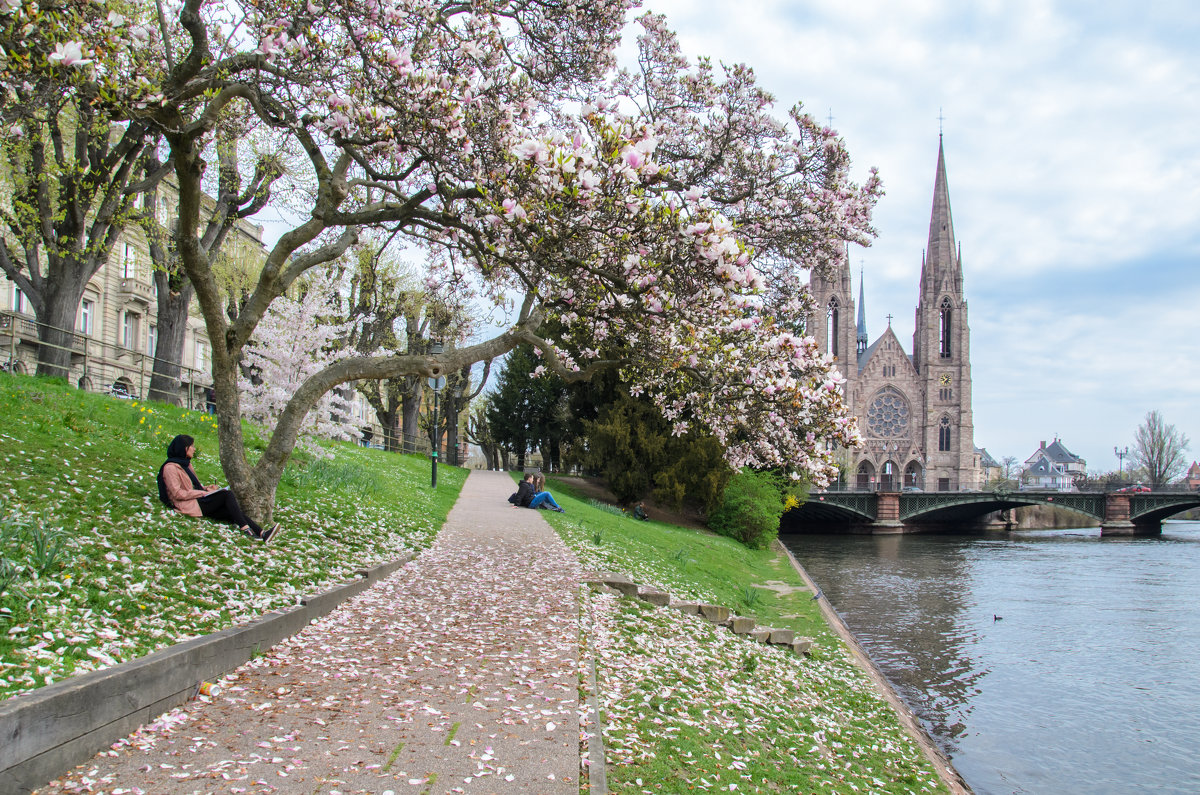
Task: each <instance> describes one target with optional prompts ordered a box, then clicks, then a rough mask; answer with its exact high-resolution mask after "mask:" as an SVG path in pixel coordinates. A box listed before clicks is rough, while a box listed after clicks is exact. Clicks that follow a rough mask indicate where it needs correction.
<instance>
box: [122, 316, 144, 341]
mask: <svg viewBox="0 0 1200 795" xmlns="http://www.w3.org/2000/svg"><path fill="white" fill-rule="evenodd" d="M140 320H141V316H140V315H139V314H138V313H137V312H126V313H125V316H124V318H123V319H122V322H121V345H123V346H125V347H126V348H128V349H129V350H131V351H135V350H137V343H138V323H139V321H140Z"/></svg>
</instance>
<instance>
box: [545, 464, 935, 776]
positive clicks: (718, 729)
mask: <svg viewBox="0 0 1200 795" xmlns="http://www.w3.org/2000/svg"><path fill="white" fill-rule="evenodd" d="M549 488H550V489H551V491H553V492H554V495H555V498H556V499H557V500H558V501H559V503H560V504H561V505H562V506H563V508H565V509H566V513H562V514H558V513H550V512H546V514H545V515H546V519H547V521H549V522H550V523H551V524H552V525H553V526H554V527H555V528H556V529H557V530H558V532H559V534H560V535H561V536H562V537H563V539H564V540H565V541H566V542H567V545H568V546H570V547H571V549H572V550H573V551H574V552H575V554H576V556H577V557H578V558H579V560H580V563H582V565H583V567H584V568H585V569H590V570H592V571H615V572H622V573H624V574H628V575H630V576H631V577H632V578H633V579H634V580H635V581H637V582H638V583H641V584H645V585H653V586H656V587H659V588H661V589H663V590H666V591H669V592H670V593H672V594H673V595H675V596H676V597H679V598H683V599H692V600H698V601H705V602H711V603H715V604H722V605H725V606H727V607H730V608H732V609H733V610H734V611H735V612H736V613H738V614H740V615H744V616H750V617H753V618H754V619H756V620H757V622H758V623H759V624H762V625H768V626H773V627H779V628H788V629H794V630H796V633H797V635H806V636H809V637H811V638H813V639H814V640H815V641H816V646H815V647H814V649H813V652H812V654H811V655H810V656H800V655H796V654H794V653H793V652H791V651H790V650H786V651H785V650H784V649H782V648H779V647H770V646H765V645H763V644H760V643H757V642H755V641H753V640H751V639H749V638H746V637H743V636H737V635H734V634H733V633H732V632H730V631H728V630H726V629H724V628H719V627H716V626H714V625H712V624H711V623H709V622H708V621H706V620H703V619H701V618H699V617H697V616H689V615H684V614H682V613H680V612H678V611H676V610H672V609H669V608H654V607H650V606H649V605H647V604H646V603H644V602H642V601H640V600H637V599H631V598H617V597H615V596H612V595H606V594H591V595H589V596H587V605H586V607H585V610H584V612H583V616H582V630H583V631H582V637H583V643H584V648H583V649H582V652H581V661H582V662H583V665H584V669H583V671H581V677H580V678H581V681H582V682H587V679H588V677H587V662H586V660H587V658H588V657H592V658H594V659H595V662H596V670H597V693H596V695H597V697H598V700H599V703H600V709H601V714H602V718H603V738H604V744H605V752H606V753H605V761H606V763H607V781H608V786H609V789H610V790H612V791H615V792H651V793H655V792H670V793H675V792H692V791H696V792H704V791H720V792H731V791H732V792H846V793H852V792H860V793H866V792H876V793H884V792H887V793H906V792H912V793H922V792H945V791H946V787H945V785H944V784H943V783H942V782H941V780H940V779H939V778H938V776H937V773H936V771H935V770H934V768H933V766H932V765H931V764H930V763H929V762H928V760H926V759H925V757H924V756H923V755H922V753H921V751H920V749H919V747H918V745H917V743H916V742H915V741H914V740H913V738H912V737H910V736H909V735H908V734H907V733H906V732H905V730H904V729H903V728H902V726H901V724H900V721H899V718H898V717H897V715H896V713H895V712H894V711H893V710H892V708H891V707H890V706H889V705H888V704H887V702H886V701H885V700H884V699H883V697H882V696H881V695H880V694H879V692H878V691H877V690H876V689H875V686H874V684H873V683H872V682H871V680H870V679H869V677H868V676H867V674H866V673H865V672H864V671H863V670H862V669H861V668H859V667H858V665H857V664H856V663H855V662H854V660H853V658H852V657H851V655H850V653H849V651H848V649H847V648H846V647H845V645H844V644H843V643H842V641H841V640H840V639H839V638H838V637H837V635H836V634H835V633H834V632H833V631H832V630H831V629H830V627H829V626H828V624H827V623H826V622H825V620H824V618H823V617H822V616H821V613H820V609H819V607H818V605H817V603H816V602H814V601H813V598H812V593H811V592H810V591H808V589H807V588H805V586H804V583H803V581H802V580H801V578H800V576H799V575H798V574H797V573H796V572H795V571H794V570H793V569H792V567H791V565H790V563H789V562H788V560H787V558H786V557H785V556H784V555H783V554H782V553H780V552H778V551H775V550H752V549H747V548H746V547H744V546H742V545H741V544H738V543H737V542H735V541H732V540H731V539H728V538H724V537H721V536H715V535H710V534H708V533H705V532H702V531H697V530H690V529H687V528H683V527H677V526H674V525H670V524H666V523H663V522H655V521H646V522H640V521H637V520H635V519H633V518H632V517H629V516H623V515H620V514H616V513H614V512H613V511H611V510H605V509H603V508H602V507H597V506H595V505H592V504H590V501H589V500H587V499H586V498H583V497H576V496H575V494H574V493H573V492H572V491H571V488H570V485H569V482H561V481H556V480H554V479H551V486H550V487H549ZM589 695H590V694H589V693H588V692H586V685H585V691H584V692H581V694H580V696H581V699H580V700H581V703H586V699H587V697H588V696H589Z"/></svg>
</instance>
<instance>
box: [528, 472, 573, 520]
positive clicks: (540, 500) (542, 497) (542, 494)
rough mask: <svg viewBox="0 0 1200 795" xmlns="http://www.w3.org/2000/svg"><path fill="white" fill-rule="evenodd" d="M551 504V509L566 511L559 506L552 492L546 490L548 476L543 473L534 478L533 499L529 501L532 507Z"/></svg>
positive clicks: (560, 511)
mask: <svg viewBox="0 0 1200 795" xmlns="http://www.w3.org/2000/svg"><path fill="white" fill-rule="evenodd" d="M547 504H548V505H549V508H550V510H552V511H558V512H559V513H566V511H564V510H563V509H562V508H560V507H558V503H557V502H555V501H554V497H552V496H551V495H550V492H548V491H546V478H545V477H544V476H542V475H537V476H536V477H534V479H533V499H532V500H530V501H529V507H530V508H542V507H546V506H547Z"/></svg>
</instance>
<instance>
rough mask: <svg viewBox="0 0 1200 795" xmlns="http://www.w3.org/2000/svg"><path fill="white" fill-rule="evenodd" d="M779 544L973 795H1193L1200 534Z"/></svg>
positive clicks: (791, 540)
mask: <svg viewBox="0 0 1200 795" xmlns="http://www.w3.org/2000/svg"><path fill="white" fill-rule="evenodd" d="M784 541H785V543H787V544H788V546H789V547H790V548H791V549H792V550H793V551H794V552H795V554H796V556H797V557H798V558H799V559H800V561H801V562H802V563H803V564H804V566H805V567H806V568H807V569H808V570H809V572H810V573H811V574H812V576H813V578H814V579H815V580H816V581H817V582H818V583H819V584H820V586H821V588H822V589H823V590H824V592H825V594H826V596H827V597H828V598H829V601H830V603H831V604H832V605H833V606H834V607H835V608H836V609H837V610H838V611H839V612H840V613H841V614H842V616H843V617H844V618H845V620H846V622H847V624H849V625H850V627H851V629H852V630H853V631H854V633H855V634H856V635H857V636H858V638H859V640H860V641H861V643H862V645H863V646H864V648H866V650H867V651H868V653H869V654H870V655H871V657H872V658H873V659H874V660H875V661H876V663H877V664H878V665H879V666H880V667H881V668H882V669H883V670H884V672H885V673H886V674H887V676H888V677H889V679H891V680H892V682H893V684H894V685H895V686H896V689H897V691H898V692H899V693H900V694H901V696H902V697H903V698H904V699H905V700H906V701H907V702H908V704H909V705H910V706H911V707H912V709H913V711H914V712H916V713H917V715H918V716H919V717H920V718H921V720H922V721H923V722H924V723H925V725H926V728H927V729H928V730H929V731H930V733H931V734H933V735H934V737H935V739H937V741H938V742H939V743H940V744H941V745H942V746H943V748H944V749H945V750H946V751H947V753H948V754H950V756H951V757H952V758H953V759H954V762H955V765H956V766H957V767H958V768H959V770H960V772H961V773H962V774H963V775H964V777H965V778H966V779H967V781H968V782H969V783H971V785H972V787H974V788H975V789H976V791H977V792H980V793H990V792H997V793H999V792H1046V793H1050V792H1054V793H1060V792H1114V793H1115V792H1130V791H1137V790H1140V789H1155V790H1158V791H1167V792H1197V791H1200V762H1198V761H1197V760H1196V758H1195V756H1194V754H1193V753H1192V750H1191V749H1192V747H1193V746H1194V745H1195V744H1196V742H1197V741H1198V740H1200V611H1198V610H1197V606H1200V524H1196V523H1168V524H1167V525H1166V526H1165V528H1164V534H1163V536H1162V537H1156V538H1123V539H1106V538H1101V537H1100V535H1099V531H1097V530H1087V529H1084V530H1075V531H1062V530H1057V531H1031V532H1020V533H1013V534H1011V535H1004V536H997V535H988V536H947V535H920V536H917V535H902V536H844V535H839V536H813V535H795V536H785V537H784ZM1081 782H1086V786H1085V785H1083V784H1082V783H1081Z"/></svg>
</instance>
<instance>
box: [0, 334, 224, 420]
mask: <svg viewBox="0 0 1200 795" xmlns="http://www.w3.org/2000/svg"><path fill="white" fill-rule="evenodd" d="M43 329H53V330H57V331H59V332H61V333H63V334H64V335H66V336H67V337H68V338H69V339H70V340H71V344H70V345H66V346H64V345H55V344H52V343H48V342H43V341H42V339H41V337H40V333H39V332H40V331H41V330H43ZM0 346H3V348H2V349H3V351H4V353H3V356H4V359H3V361H2V362H0V367H2V368H3V369H4V370H6V371H9V372H28V371H29V370H30V369H32V368H34V367H36V366H37V351H38V349H39V348H41V347H43V346H44V347H49V348H54V349H56V350H60V351H61V350H69V351H70V352H71V364H70V368H69V370H68V371H67V372H65V373H63V377H64V378H66V379H67V380H68V381H71V382H72V383H74V384H75V386H78V387H79V388H81V389H87V390H89V391H95V392H106V393H108V394H111V395H114V396H116V397H123V398H140V397H144V396H145V395H146V391H147V389H148V387H149V384H150V378H151V376H152V375H153V374H154V364H155V362H156V361H163V362H165V360H159V359H157V358H156V357H154V356H152V355H150V354H149V353H147V352H145V351H139V350H136V349H133V348H127V347H125V346H123V345H118V344H116V343H112V342H105V341H103V340H99V339H96V338H95V337H93V336H91V335H90V334H86V333H84V332H81V331H78V330H75V329H63V328H59V327H57V326H49V325H47V324H45V323H41V322H39V321H37V320H35V319H34V318H31V317H27V316H25V315H21V314H18V313H16V312H0ZM165 363H167V364H170V365H172V366H173V367H178V368H179V376H178V377H177V378H175V379H174V381H175V389H176V398H177V399H178V400H180V401H181V402H183V401H186V403H187V406H188V407H189V408H193V409H198V410H201V411H204V410H206V408H207V407H208V391H207V390H208V388H209V387H210V386H211V385H212V379H211V378H210V377H209V375H208V372H207V371H206V370H204V369H199V368H195V367H189V366H187V365H182V364H175V363H172V362H165Z"/></svg>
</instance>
